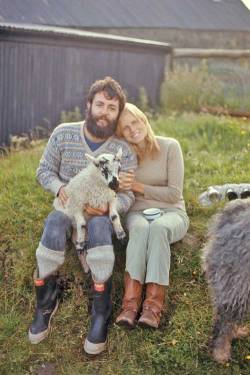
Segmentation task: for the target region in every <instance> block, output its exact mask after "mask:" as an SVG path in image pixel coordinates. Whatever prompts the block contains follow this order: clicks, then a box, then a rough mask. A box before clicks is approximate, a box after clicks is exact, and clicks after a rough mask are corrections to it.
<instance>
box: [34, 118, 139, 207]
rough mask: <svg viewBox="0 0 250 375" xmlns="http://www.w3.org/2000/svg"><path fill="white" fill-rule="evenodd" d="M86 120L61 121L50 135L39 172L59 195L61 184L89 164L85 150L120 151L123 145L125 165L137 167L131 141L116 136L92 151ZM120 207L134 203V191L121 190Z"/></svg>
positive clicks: (95, 153)
mask: <svg viewBox="0 0 250 375" xmlns="http://www.w3.org/2000/svg"><path fill="white" fill-rule="evenodd" d="M83 127H84V122H77V123H66V124H61V125H58V126H57V127H56V128H55V129H54V131H53V133H52V134H51V136H50V139H49V141H48V143H47V146H46V148H45V150H44V153H43V156H42V158H41V160H40V164H39V167H38V169H37V172H36V176H37V179H38V181H39V183H40V184H41V185H42V187H43V188H44V189H46V190H49V191H50V192H52V193H53V194H54V195H57V193H58V191H59V189H60V188H61V186H63V185H66V184H67V183H68V182H69V180H70V179H71V178H72V177H74V176H75V175H76V174H77V173H78V172H79V171H80V170H82V169H83V168H86V166H87V164H88V161H87V159H86V158H85V153H88V154H90V155H93V156H95V157H96V156H98V155H100V154H102V153H112V154H114V153H116V152H117V151H118V149H119V147H122V163H121V164H122V165H121V169H122V170H123V171H127V170H129V169H136V167H137V158H136V155H135V153H134V152H133V151H132V149H131V148H130V146H129V145H128V143H127V142H126V141H124V140H122V139H118V138H117V137H115V136H112V137H110V138H109V139H108V140H106V141H105V142H104V143H103V144H102V145H101V146H100V147H99V148H98V149H97V150H95V151H92V150H91V149H90V148H89V146H88V144H87V143H86V141H85V137H84V133H83ZM118 202H119V203H118V210H119V212H120V213H121V214H124V213H126V212H127V211H128V210H129V208H130V207H131V206H132V204H133V203H134V195H133V193H132V192H126V193H125V192H120V193H118Z"/></svg>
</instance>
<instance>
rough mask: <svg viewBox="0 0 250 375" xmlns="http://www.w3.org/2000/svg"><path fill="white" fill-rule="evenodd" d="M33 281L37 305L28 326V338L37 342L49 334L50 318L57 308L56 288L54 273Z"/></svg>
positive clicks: (32, 341)
mask: <svg viewBox="0 0 250 375" xmlns="http://www.w3.org/2000/svg"><path fill="white" fill-rule="evenodd" d="M34 283H35V289H36V298H37V305H36V311H35V315H34V319H33V322H32V324H31V326H30V328H29V340H30V342H31V344H38V343H39V342H41V341H42V340H44V339H45V338H46V337H47V336H48V334H49V330H50V322H51V318H52V316H53V315H54V314H55V312H56V310H57V308H58V298H57V295H58V290H57V283H56V276H55V275H51V276H48V277H47V278H46V279H35V280H34Z"/></svg>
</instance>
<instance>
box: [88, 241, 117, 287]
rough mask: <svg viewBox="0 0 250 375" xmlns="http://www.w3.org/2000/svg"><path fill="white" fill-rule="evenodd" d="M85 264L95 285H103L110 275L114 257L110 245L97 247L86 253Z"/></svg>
mask: <svg viewBox="0 0 250 375" xmlns="http://www.w3.org/2000/svg"><path fill="white" fill-rule="evenodd" d="M86 262H87V264H88V266H89V268H90V270H91V273H92V278H93V280H94V282H96V283H104V282H105V281H107V280H108V278H109V277H110V276H111V275H112V272H113V267H114V262H115V255H114V250H113V246H112V245H105V246H97V247H93V248H92V249H89V250H88V251H87V257H86Z"/></svg>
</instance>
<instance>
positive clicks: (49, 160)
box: [36, 129, 65, 195]
mask: <svg viewBox="0 0 250 375" xmlns="http://www.w3.org/2000/svg"><path fill="white" fill-rule="evenodd" d="M57 133H58V130H57V129H55V130H54V131H53V133H52V134H51V136H50V138H49V141H48V143H47V145H46V147H45V150H44V152H43V155H42V158H41V160H40V164H39V167H38V169H37V171H36V177H37V180H38V182H39V183H40V185H41V186H42V187H43V188H44V189H46V190H48V191H50V192H52V193H53V194H54V195H57V193H58V191H59V189H60V188H61V187H62V186H63V185H65V183H63V182H62V181H61V180H60V179H59V169H60V163H61V153H60V147H59V141H58V135H57Z"/></svg>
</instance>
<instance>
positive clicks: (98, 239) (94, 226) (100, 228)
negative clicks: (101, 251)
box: [88, 216, 113, 247]
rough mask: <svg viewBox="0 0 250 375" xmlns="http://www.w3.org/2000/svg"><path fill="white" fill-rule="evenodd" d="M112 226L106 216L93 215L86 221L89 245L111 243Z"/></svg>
mask: <svg viewBox="0 0 250 375" xmlns="http://www.w3.org/2000/svg"><path fill="white" fill-rule="evenodd" d="M112 233H113V227H112V224H111V221H110V219H109V217H108V216H94V217H93V218H92V219H90V220H89V222H88V241H89V247H95V246H103V245H111V244H112Z"/></svg>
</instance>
